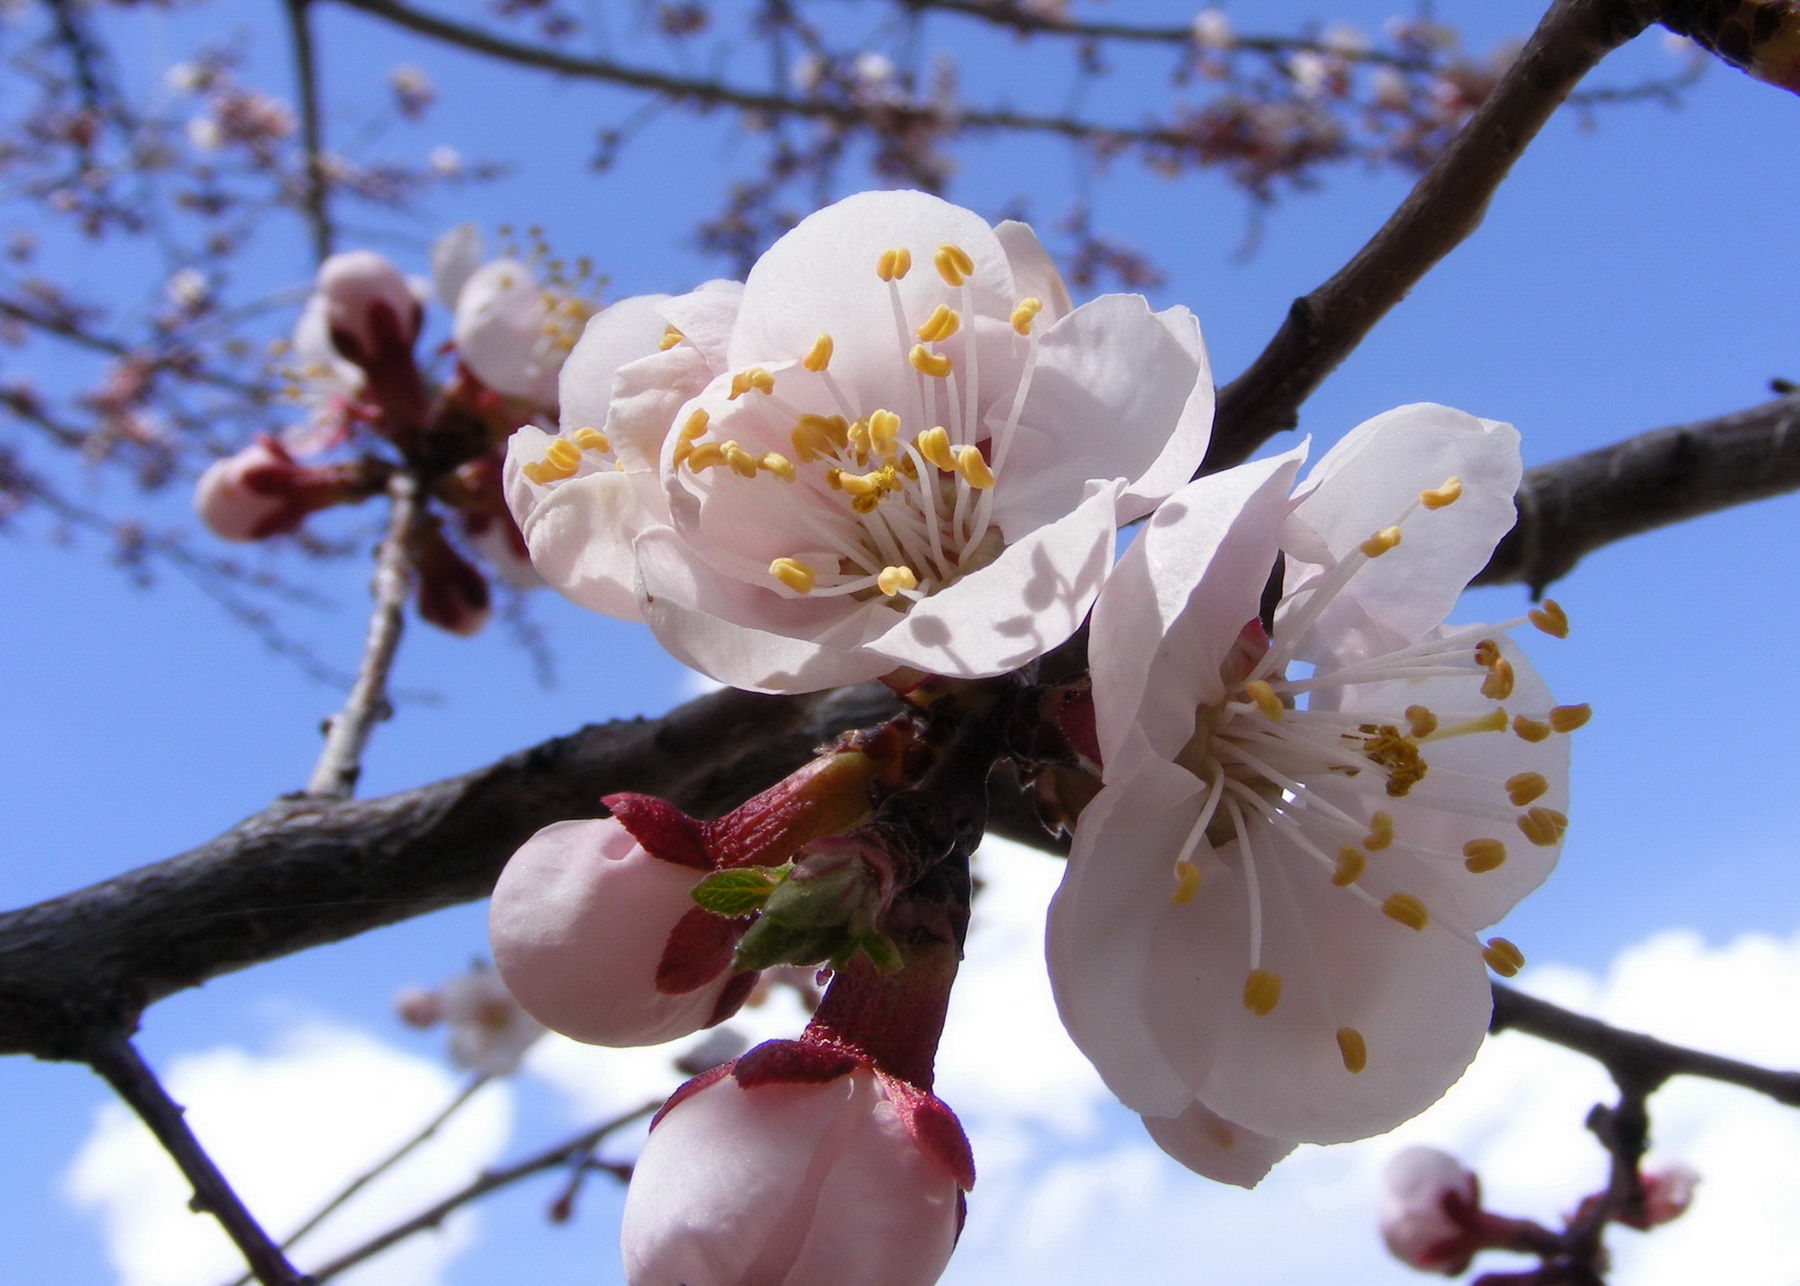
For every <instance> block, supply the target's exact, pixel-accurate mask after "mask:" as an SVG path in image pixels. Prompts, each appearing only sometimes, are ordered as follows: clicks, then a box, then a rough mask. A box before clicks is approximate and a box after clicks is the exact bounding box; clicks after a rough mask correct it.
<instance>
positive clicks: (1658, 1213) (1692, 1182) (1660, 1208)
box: [1620, 1161, 1700, 1229]
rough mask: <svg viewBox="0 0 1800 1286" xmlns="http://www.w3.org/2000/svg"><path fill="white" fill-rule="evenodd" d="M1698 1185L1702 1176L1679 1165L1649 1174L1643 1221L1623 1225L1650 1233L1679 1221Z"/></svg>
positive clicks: (1624, 1221)
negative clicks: (1656, 1228) (1670, 1222)
mask: <svg viewBox="0 0 1800 1286" xmlns="http://www.w3.org/2000/svg"><path fill="white" fill-rule="evenodd" d="M1699 1182H1700V1172H1699V1171H1698V1170H1696V1169H1694V1167H1693V1166H1691V1165H1686V1164H1684V1163H1683V1162H1680V1161H1673V1162H1671V1163H1669V1164H1668V1165H1666V1166H1662V1167H1660V1168H1657V1169H1652V1170H1646V1171H1645V1172H1644V1217H1643V1220H1642V1222H1639V1221H1638V1220H1636V1219H1621V1220H1620V1222H1621V1223H1629V1224H1630V1225H1631V1226H1632V1227H1634V1228H1643V1229H1650V1228H1654V1227H1656V1226H1657V1225H1658V1224H1665V1223H1668V1222H1669V1221H1670V1220H1671V1219H1679V1218H1680V1217H1681V1216H1682V1215H1684V1214H1686V1213H1687V1208H1688V1206H1689V1205H1691V1204H1692V1203H1693V1200H1694V1188H1695V1187H1696V1186H1697V1185H1698V1184H1699Z"/></svg>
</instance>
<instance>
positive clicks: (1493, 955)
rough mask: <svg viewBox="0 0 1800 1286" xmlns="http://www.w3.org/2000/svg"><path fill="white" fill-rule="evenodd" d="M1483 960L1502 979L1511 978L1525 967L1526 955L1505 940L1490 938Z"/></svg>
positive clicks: (1482, 956)
mask: <svg viewBox="0 0 1800 1286" xmlns="http://www.w3.org/2000/svg"><path fill="white" fill-rule="evenodd" d="M1481 958H1482V959H1483V960H1485V961H1487V967H1488V968H1490V969H1492V970H1493V971H1494V972H1495V973H1497V974H1499V975H1500V976H1501V977H1502V978H1510V977H1512V976H1513V975H1514V974H1516V973H1518V972H1519V970H1521V969H1523V968H1524V967H1525V953H1524V952H1523V951H1521V950H1519V949H1518V948H1517V947H1515V946H1514V945H1513V944H1512V943H1510V942H1508V941H1507V940H1506V939H1505V938H1489V939H1488V944H1487V949H1486V950H1485V951H1483V952H1482V953H1481Z"/></svg>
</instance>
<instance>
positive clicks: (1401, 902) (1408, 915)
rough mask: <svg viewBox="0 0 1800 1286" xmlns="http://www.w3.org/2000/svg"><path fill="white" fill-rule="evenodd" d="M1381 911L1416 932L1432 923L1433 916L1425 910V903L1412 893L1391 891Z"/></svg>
mask: <svg viewBox="0 0 1800 1286" xmlns="http://www.w3.org/2000/svg"><path fill="white" fill-rule="evenodd" d="M1381 913H1382V914H1383V915H1385V916H1386V917H1387V918H1388V919H1390V920H1393V921H1394V922H1395V923H1397V924H1404V925H1405V926H1406V927H1407V928H1409V929H1411V930H1413V931H1414V932H1415V933H1416V932H1418V931H1419V930H1421V929H1423V928H1424V927H1425V926H1426V925H1428V924H1430V923H1431V916H1430V914H1429V913H1428V912H1427V911H1426V910H1425V904H1424V903H1423V902H1421V901H1419V899H1418V898H1416V897H1414V896H1413V895H1412V894H1410V893H1390V894H1388V897H1387V901H1385V902H1383V903H1382V904H1381Z"/></svg>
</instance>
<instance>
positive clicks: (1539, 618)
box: [1525, 598, 1569, 639]
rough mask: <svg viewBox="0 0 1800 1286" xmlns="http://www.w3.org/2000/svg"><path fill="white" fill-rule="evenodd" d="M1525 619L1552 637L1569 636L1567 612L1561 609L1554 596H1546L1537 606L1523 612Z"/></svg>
mask: <svg viewBox="0 0 1800 1286" xmlns="http://www.w3.org/2000/svg"><path fill="white" fill-rule="evenodd" d="M1525 616H1526V619H1527V620H1529V621H1530V622H1531V623H1532V624H1533V625H1535V626H1537V627H1538V628H1539V629H1540V630H1542V631H1543V632H1544V633H1546V634H1548V635H1550V636H1551V637H1552V638H1558V639H1566V638H1568V637H1569V614H1568V613H1567V612H1565V611H1563V609H1562V604H1561V603H1558V602H1557V601H1556V600H1555V599H1554V598H1546V599H1545V600H1544V601H1543V603H1541V604H1540V605H1539V606H1537V607H1534V608H1532V609H1531V610H1530V611H1529V612H1527V613H1525Z"/></svg>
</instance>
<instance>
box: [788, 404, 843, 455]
mask: <svg viewBox="0 0 1800 1286" xmlns="http://www.w3.org/2000/svg"><path fill="white" fill-rule="evenodd" d="M788 440H789V441H790V442H792V443H793V444H794V454H795V455H797V456H799V457H800V459H801V461H802V462H803V463H805V462H810V461H813V460H817V459H818V458H819V457H820V456H827V455H831V454H832V453H833V452H836V451H839V450H841V449H842V448H844V447H845V446H847V445H849V442H850V426H849V425H848V424H847V423H845V421H844V417H843V416H841V415H803V416H801V417H800V418H799V419H798V420H797V421H795V423H794V430H793V432H792V433H790V434H788Z"/></svg>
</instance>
